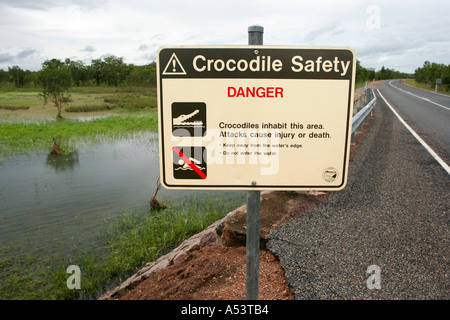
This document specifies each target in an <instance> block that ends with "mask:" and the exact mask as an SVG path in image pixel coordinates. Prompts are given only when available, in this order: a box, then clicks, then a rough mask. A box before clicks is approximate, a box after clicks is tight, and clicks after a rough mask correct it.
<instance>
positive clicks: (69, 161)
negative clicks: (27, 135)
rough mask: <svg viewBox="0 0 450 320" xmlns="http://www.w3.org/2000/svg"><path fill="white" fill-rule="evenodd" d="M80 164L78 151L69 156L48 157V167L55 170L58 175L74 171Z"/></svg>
mask: <svg viewBox="0 0 450 320" xmlns="http://www.w3.org/2000/svg"><path fill="white" fill-rule="evenodd" d="M79 163H80V160H79V157H78V151H74V152H71V153H70V154H67V155H57V154H53V153H49V154H48V155H47V162H46V164H47V166H48V167H52V168H53V169H55V172H56V173H61V172H64V171H66V170H67V169H70V170H72V171H73V169H74V168H75V167H76V166H78V165H79Z"/></svg>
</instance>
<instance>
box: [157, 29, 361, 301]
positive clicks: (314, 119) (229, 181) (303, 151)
mask: <svg viewBox="0 0 450 320" xmlns="http://www.w3.org/2000/svg"><path fill="white" fill-rule="evenodd" d="M262 43H263V27H260V26H250V27H249V28H248V45H247V46H171V47H162V48H160V49H159V51H158V54H157V77H158V78H157V85H158V121H159V124H158V125H159V155H160V171H161V183H162V185H163V186H164V187H165V188H167V189H201V190H219V189H220V190H247V191H248V198H247V200H248V202H247V207H248V208H247V212H248V214H247V298H248V299H257V295H258V293H257V289H258V272H259V271H258V270H259V265H258V259H259V256H258V255H259V222H260V217H259V205H260V203H259V198H260V191H261V190H327V191H338V190H341V189H343V188H344V187H345V185H346V183H347V171H348V158H349V151H350V143H351V118H352V111H353V88H354V81H355V65H356V56H355V53H354V51H353V50H352V49H350V48H341V47H297V46H263V45H262ZM255 290H256V293H255ZM249 291H250V292H249Z"/></svg>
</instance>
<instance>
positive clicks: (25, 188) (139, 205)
mask: <svg viewBox="0 0 450 320" xmlns="http://www.w3.org/2000/svg"><path fill="white" fill-rule="evenodd" d="M76 149H77V150H78V151H77V152H73V153H72V154H70V155H66V156H56V155H52V154H48V153H41V154H36V155H32V156H17V157H15V158H14V159H11V160H8V161H2V162H1V163H0V261H1V259H2V257H1V247H2V246H10V245H12V244H14V245H15V246H20V247H21V250H24V252H25V251H28V250H32V249H39V250H41V249H44V248H45V250H46V251H48V252H56V251H64V252H67V253H69V252H71V250H72V249H73V248H83V249H85V248H87V247H90V246H92V245H95V241H96V240H97V237H98V232H99V231H100V230H101V228H103V227H104V225H105V223H106V221H109V220H111V219H115V218H116V217H118V216H120V215H121V214H122V213H124V212H130V211H133V210H139V211H140V212H143V213H145V212H147V210H148V209H149V199H150V197H151V196H152V195H154V194H155V182H156V181H157V179H158V177H159V151H158V140H157V134H156V133H143V134H140V135H133V136H132V137H131V138H128V139H118V140H114V141H110V140H108V141H104V142H99V143H85V144H81V143H80V144H77V145H76ZM234 194H236V195H237V196H239V197H241V195H242V197H245V194H244V193H242V192H238V191H227V192H226V196H227V197H228V196H230V195H234ZM186 197H188V198H186ZM223 197H224V192H220V191H204V190H167V189H165V188H161V189H160V190H159V191H158V200H159V201H161V202H162V203H171V202H173V203H177V204H180V205H184V204H186V205H188V203H189V202H190V201H191V199H193V200H192V201H195V202H201V199H205V198H209V199H211V198H212V199H223Z"/></svg>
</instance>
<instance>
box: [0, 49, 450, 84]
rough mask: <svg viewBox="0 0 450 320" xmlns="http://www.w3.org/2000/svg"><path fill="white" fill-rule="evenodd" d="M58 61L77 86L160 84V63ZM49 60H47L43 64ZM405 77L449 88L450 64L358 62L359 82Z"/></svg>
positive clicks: (12, 75)
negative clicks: (404, 68) (412, 66)
mask: <svg viewBox="0 0 450 320" xmlns="http://www.w3.org/2000/svg"><path fill="white" fill-rule="evenodd" d="M52 60H57V59H52ZM48 61H51V60H48ZM48 61H46V62H48ZM58 61H59V62H60V63H61V64H64V65H65V66H66V67H67V68H68V70H69V71H70V74H71V77H72V83H73V85H74V86H94V85H96V86H101V85H108V86H116V87H118V86H152V87H155V86H156V62H152V63H150V64H147V65H143V66H136V65H134V64H126V63H125V62H124V61H123V58H120V57H116V56H109V57H106V58H103V59H94V60H92V61H91V64H85V63H84V62H82V61H80V60H70V59H69V58H67V59H65V60H64V61H62V60H58ZM46 62H44V63H43V67H44V65H45V63H46ZM40 72H42V70H40V71H29V70H22V69H21V68H20V67H18V66H13V67H8V71H5V70H2V69H0V86H2V85H8V84H9V85H12V86H15V87H17V88H21V87H40V86H41V84H40V83H39V73H40ZM404 78H415V80H416V81H417V82H421V83H426V84H434V81H435V79H436V78H442V84H443V85H445V86H447V88H448V87H449V85H450V65H448V66H446V65H444V64H437V63H434V62H433V63H430V62H429V61H425V63H424V65H423V67H421V68H417V69H416V70H415V73H414V74H408V73H404V72H400V71H396V70H394V69H390V68H385V67H384V66H382V67H381V69H380V70H378V71H375V69H374V68H365V67H363V66H362V65H361V63H360V61H359V60H358V61H357V62H356V83H361V82H365V81H375V80H386V79H404Z"/></svg>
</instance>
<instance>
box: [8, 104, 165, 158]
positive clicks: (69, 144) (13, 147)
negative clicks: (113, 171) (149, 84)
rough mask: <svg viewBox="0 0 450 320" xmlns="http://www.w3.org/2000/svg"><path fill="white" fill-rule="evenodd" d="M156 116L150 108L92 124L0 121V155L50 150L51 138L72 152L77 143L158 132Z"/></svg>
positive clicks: (113, 116)
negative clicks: (141, 132) (146, 110)
mask: <svg viewBox="0 0 450 320" xmlns="http://www.w3.org/2000/svg"><path fill="white" fill-rule="evenodd" d="M157 130H158V114H157V111H156V109H152V110H150V111H149V112H147V113H146V114H143V115H123V116H118V115H111V116H108V117H105V118H98V119H93V120H91V121H77V120H68V119H64V120H58V121H56V120H51V121H45V122H41V123H24V122H19V123H17V122H0V154H3V155H4V156H11V155H14V154H30V153H33V152H38V151H42V150H46V149H49V148H50V146H51V144H52V138H53V137H58V138H59V141H62V142H63V145H62V146H61V147H63V149H64V148H66V149H67V150H71V149H73V148H74V144H75V143H76V142H77V141H85V140H88V141H94V140H95V139H105V138H110V139H115V138H119V137H124V136H126V135H127V134H131V133H135V132H139V131H157Z"/></svg>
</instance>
